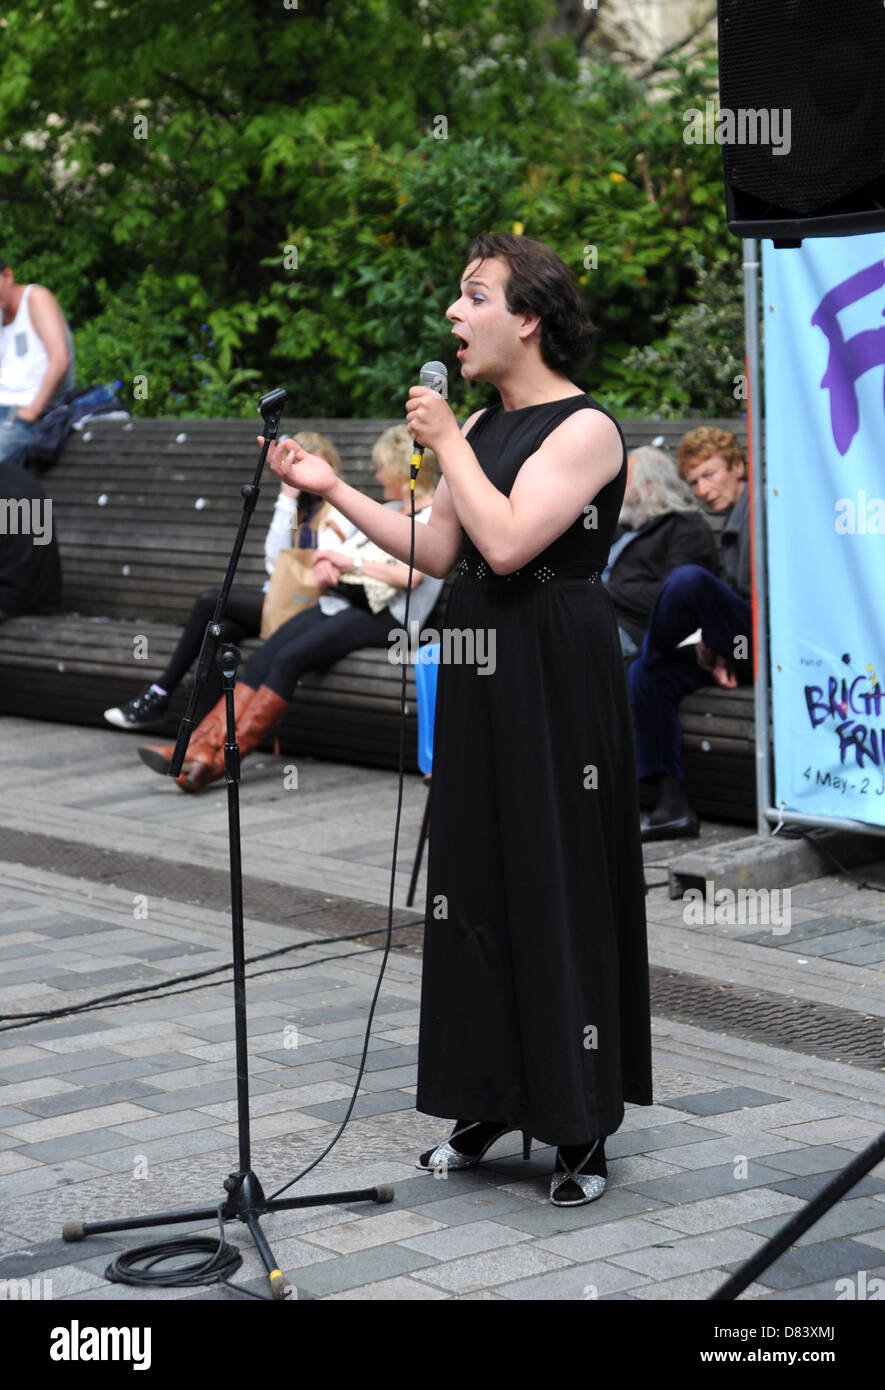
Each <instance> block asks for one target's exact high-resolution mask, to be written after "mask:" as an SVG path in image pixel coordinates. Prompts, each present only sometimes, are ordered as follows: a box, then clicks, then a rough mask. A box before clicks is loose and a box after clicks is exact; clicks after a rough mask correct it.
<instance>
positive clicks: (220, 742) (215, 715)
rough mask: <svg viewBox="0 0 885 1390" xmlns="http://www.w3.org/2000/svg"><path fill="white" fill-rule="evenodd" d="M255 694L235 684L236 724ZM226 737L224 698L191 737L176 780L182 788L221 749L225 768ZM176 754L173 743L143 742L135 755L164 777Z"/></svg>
mask: <svg viewBox="0 0 885 1390" xmlns="http://www.w3.org/2000/svg"><path fill="white" fill-rule="evenodd" d="M254 694H255V688H254V687H253V686H251V685H246V684H245V683H244V682H243V681H237V682H236V684H235V685H234V713H235V715H236V717H237V720H238V721H239V717H240V714H241V713H242V711H243V710H245V708H246V706H247V705H248V704H249V702H250V701H251V699H252V696H253V695H254ZM226 735H227V712H226V709H225V703H224V696H223V695H222V697H221V699H220V700H219V701H218V703H217V704H216V705H214V706H213V707H212V709H211V710H210V711H209V713H208V714H207V715H206V716H205V717H204V718H203V719H201V720H200V722H199V724H198V725H197V727H196V728H195V729H194V731H193V733H192V734H191V737H190V742H189V744H188V746H187V753H186V755H185V759H184V762H183V763H182V765H181V774H180V776H178V777H177V778H176V779H175V780H176V782H177V783H178V784H179V786H181V785H182V783H183V781H184V779H185V777H186V776H187V774H188V773H189V772H192V771H193V769H194V768H195V767H197V766H198V764H200V763H204V762H211V761H212V759H213V758H214V756H215V753H216V751H217V749H218V748H220V749H221V757H222V767H223V766H224V740H225V737H226ZM174 752H175V744H174V743H167V744H162V745H161V744H156V743H143V744H142V746H141V747H140V748H139V750H138V756H139V757H140V758H141V761H142V762H143V763H144V764H145V766H146V767H149V768H150V769H151V771H152V772H159V773H161V774H163V775H164V776H165V775H166V774H167V773H168V771H169V764H170V763H171V762H172V754H173V753H174Z"/></svg>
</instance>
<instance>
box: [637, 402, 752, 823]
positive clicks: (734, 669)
mask: <svg viewBox="0 0 885 1390" xmlns="http://www.w3.org/2000/svg"><path fill="white" fill-rule="evenodd" d="M676 462H677V467H678V469H679V473H680V475H681V476H682V477H683V478H684V479H685V481H686V482H687V483H688V485H689V487H690V488H691V489H692V491H693V492H694V494H695V496H696V497H698V498H699V499H700V500H701V501H702V502H705V503H706V504H707V506H709V507H710V508H711V510H712V511H714V512H720V513H724V514H725V525H724V527H723V529H722V533H721V536H720V554H721V559H722V580H720V579H717V578H716V577H715V576H714V575H713V574H711V573H710V572H709V570H708V569H702V568H700V567H699V566H697V565H681V566H680V567H679V568H678V569H676V570H674V571H673V573H672V574H671V575H670V576H669V578H668V579H667V580H666V581H665V583H664V584H663V585H662V587H661V590H660V593H659V594H658V596H657V599H656V601H655V605H654V608H653V610H652V614H651V618H650V621H649V625H648V630H647V632H646V634H645V637H644V640H643V643H642V653H641V655H640V657H639V658H638V659H637V660H636V661H634V663H633V665H632V666H631V667H630V673H629V685H630V700H631V704H632V706H633V728H634V734H635V738H636V772H637V776H638V777H639V779H640V781H642V780H645V779H654V780H655V782H656V786H657V804H656V806H655V807H654V809H653V810H652V811H651V812H649V813H648V814H647V815H644V816H643V817H642V838H643V839H644V840H664V839H674V838H681V837H682V836H689V835H697V833H698V821H697V816H696V815H695V813H694V811H693V810H692V808H691V806H690V804H689V802H688V798H687V796H686V794H685V783H684V778H683V770H682V730H681V727H680V723H679V712H678V705H679V701H680V700H681V698H682V696H683V695H686V694H688V692H689V691H691V690H696V689H697V688H698V687H699V686H701V685H712V684H714V683H715V684H718V685H721V686H723V687H725V688H726V689H729V690H732V689H734V688H735V686H737V685H739V684H743V683H748V682H752V680H753V659H752V651H751V645H752V638H751V633H752V610H751V608H750V604H749V602H748V600H749V598H750V594H751V587H752V577H751V563H750V512H749V488H748V487H747V482H746V477H747V470H746V462H745V460H744V456H743V452H742V450H741V446H740V444H739V443H738V441H737V439H736V438H735V436H734V435H733V434H729V433H728V432H727V431H726V430H721V429H718V428H717V427H716V426H714V425H705V426H702V428H700V429H697V430H692V431H691V432H690V433H689V434H687V435H686V436H685V438H684V439H683V440H682V443H681V444H680V446H679V450H678V453H677V458H676ZM723 580H724V582H723ZM698 632H699V633H700V640H692V641H689V643H688V645H686V639H689V638H692V636H693V634H696V633H698Z"/></svg>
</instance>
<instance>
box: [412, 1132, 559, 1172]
mask: <svg viewBox="0 0 885 1390" xmlns="http://www.w3.org/2000/svg"><path fill="white" fill-rule="evenodd" d="M486 1123H488V1122H487V1121H483V1120H475V1121H474V1122H473V1124H468V1125H462V1126H461V1128H460V1129H455V1130H454V1131H453V1132H452V1133H451V1134H450V1135H449V1137H448V1139H446V1140H444V1142H443V1143H442V1144H438V1145H437V1147H436V1148H435V1149H428V1150H427V1152H426V1153H423V1154H421V1156H420V1158H419V1159H418V1162H417V1163H416V1164H415V1167H416V1168H421V1169H422V1170H423V1171H424V1172H427V1173H430V1172H433V1170H434V1169H438V1168H445V1169H446V1170H447V1171H448V1169H450V1168H451V1169H453V1170H455V1169H458V1168H474V1167H476V1165H477V1163H481V1162H482V1160H483V1159H484V1158H485V1156H486V1154H487V1153H488V1151H489V1149H490V1148H491V1147H492V1145H493V1144H497V1142H498V1140H499V1139H501V1138H503V1136H504V1135H505V1134H509V1133H510V1131H511V1128H512V1126H511V1125H501V1126H500V1128H499V1129H496V1130H495V1131H494V1133H493V1134H492V1135H491V1136H490V1137H489V1138H488V1139H487V1140H486V1142H485V1144H484V1145H483V1146H482V1148H481V1149H480V1150H479V1152H478V1153H475V1154H462V1153H459V1152H458V1150H457V1149H456V1148H455V1147H454V1146H453V1144H452V1140H453V1139H458V1138H459V1137H460V1136H461V1135H462V1134H467V1133H468V1132H469V1131H470V1130H472V1129H477V1128H479V1127H481V1126H482V1125H483V1124H486ZM531 1152H532V1136H531V1134H530V1133H529V1131H528V1130H527V1129H524V1130H522V1156H523V1158H529V1157H530V1156H531Z"/></svg>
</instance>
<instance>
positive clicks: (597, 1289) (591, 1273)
mask: <svg viewBox="0 0 885 1390" xmlns="http://www.w3.org/2000/svg"><path fill="white" fill-rule="evenodd" d="M648 1281H649V1277H648V1275H644V1274H638V1273H637V1272H636V1270H633V1269H623V1268H620V1267H619V1266H618V1265H613V1264H608V1263H607V1262H606V1261H605V1260H594V1261H593V1262H592V1263H591V1264H580V1265H572V1266H571V1267H570V1268H568V1269H559V1270H556V1271H555V1272H554V1273H553V1274H539V1275H536V1276H535V1277H534V1278H530V1279H517V1280H515V1281H514V1282H513V1283H510V1284H504V1285H503V1286H502V1287H501V1289H500V1294H501V1297H502V1298H510V1299H520V1300H523V1301H531V1302H533V1303H534V1302H536V1301H538V1300H543V1301H546V1302H552V1301H554V1300H555V1301H556V1302H574V1301H578V1300H580V1301H581V1302H591V1301H593V1300H595V1299H598V1298H604V1297H605V1296H606V1295H607V1294H613V1293H617V1292H620V1291H621V1290H624V1289H636V1288H638V1287H639V1286H641V1285H644V1284H646V1283H648Z"/></svg>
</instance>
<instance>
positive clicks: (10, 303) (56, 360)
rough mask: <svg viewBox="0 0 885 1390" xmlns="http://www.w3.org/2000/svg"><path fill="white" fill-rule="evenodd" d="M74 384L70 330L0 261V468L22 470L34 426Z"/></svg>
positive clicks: (46, 297) (38, 290)
mask: <svg viewBox="0 0 885 1390" xmlns="http://www.w3.org/2000/svg"><path fill="white" fill-rule="evenodd" d="M73 384H74V349H73V342H72V340H71V330H70V328H69V327H68V323H67V320H66V319H65V316H64V314H63V313H62V311H61V307H60V305H59V303H58V300H57V299H56V297H55V295H54V294H53V293H52V292H51V290H48V289H46V287H45V286H44V285H19V284H16V280H15V274H14V272H13V270H12V269H11V267H10V266H8V265H7V264H6V262H5V261H4V260H2V259H0V463H15V464H20V465H23V464H24V463H25V460H26V458H27V446H28V438H29V436H30V433H31V429H32V427H33V424H34V421H35V420H37V419H38V418H39V416H41V415H42V414H43V413H44V411H46V410H48V409H50V408H51V407H52V406H54V405H57V404H58V403H59V401H60V400H61V399H62V398H63V397H64V395H65V394H66V392H67V391H68V390H70V389H71V388H72V387H73Z"/></svg>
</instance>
